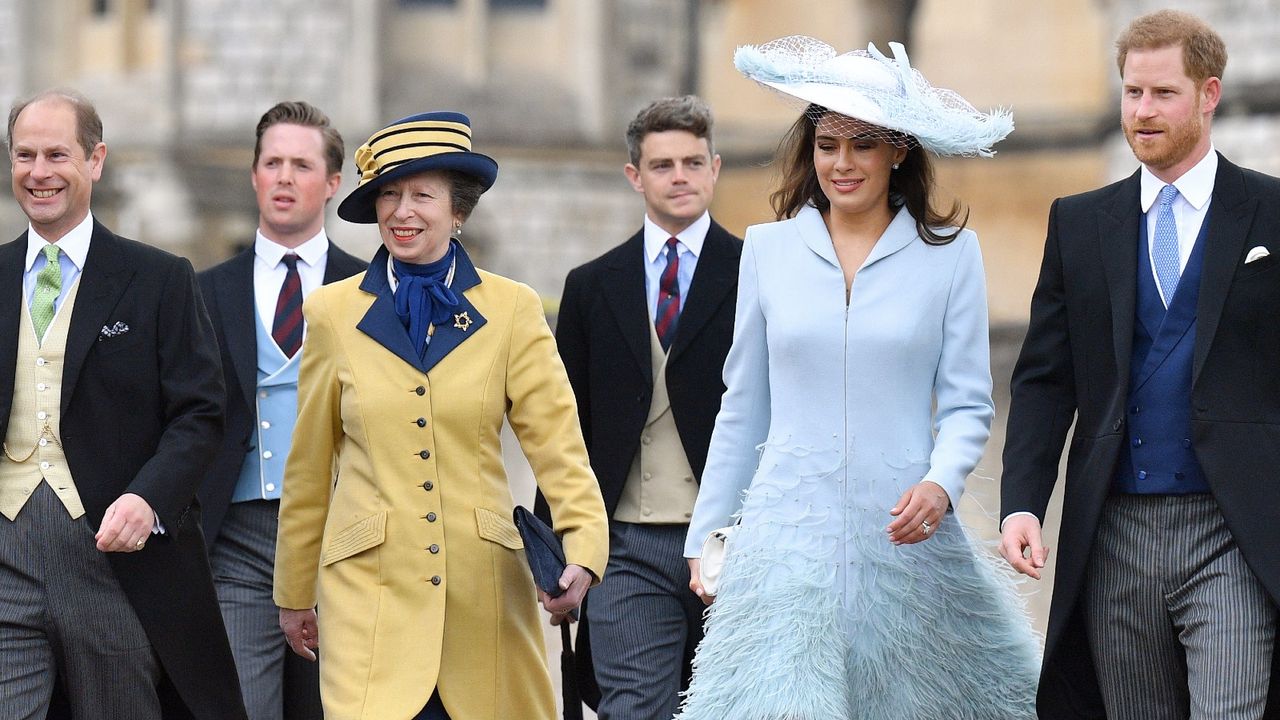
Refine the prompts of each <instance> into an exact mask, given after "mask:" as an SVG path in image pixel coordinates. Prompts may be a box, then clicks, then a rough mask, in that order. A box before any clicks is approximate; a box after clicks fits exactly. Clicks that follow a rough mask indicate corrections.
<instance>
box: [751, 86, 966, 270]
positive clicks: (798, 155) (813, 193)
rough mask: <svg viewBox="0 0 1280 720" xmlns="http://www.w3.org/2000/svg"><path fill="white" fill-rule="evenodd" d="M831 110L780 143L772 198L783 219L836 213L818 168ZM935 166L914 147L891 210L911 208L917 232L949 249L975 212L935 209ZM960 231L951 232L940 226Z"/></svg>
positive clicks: (818, 111)
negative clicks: (820, 138) (821, 127)
mask: <svg viewBox="0 0 1280 720" xmlns="http://www.w3.org/2000/svg"><path fill="white" fill-rule="evenodd" d="M827 112H828V110H827V109H826V108H823V107H821V106H819V105H810V106H809V107H808V108H806V109H805V111H804V113H802V114H801V115H800V117H799V118H797V119H796V121H795V122H794V123H792V125H791V129H790V130H788V131H787V134H786V135H784V136H783V137H782V142H780V143H778V151H777V154H776V155H775V158H774V164H775V165H777V166H778V169H779V174H780V176H781V182H780V183H779V186H778V189H777V190H775V191H773V194H772V195H770V196H769V204H770V205H771V206H772V207H773V212H774V214H775V216H776V217H777V219H779V220H785V219H787V218H792V217H795V216H796V213H798V212H800V210H801V209H802V208H803V207H804V206H805V205H813V206H814V207H816V208H818V210H819V211H821V212H823V213H825V212H827V211H828V210H830V209H831V201H830V200H829V199H827V196H826V194H824V193H823V192H822V186H820V185H819V184H818V173H817V171H816V170H814V167H813V142H814V135H815V134H816V133H815V129H816V125H817V121H818V119H820V118H821V117H822V116H823V115H824V114H825V113H827ZM933 184H934V177H933V162H932V161H930V159H929V154H928V153H927V152H926V151H925V150H924V148H922V147H920V146H918V145H917V146H915V147H912V148H911V149H910V150H908V151H907V155H906V157H904V158H903V159H902V162H901V163H899V164H898V169H897V170H894V171H893V173H892V174H891V175H890V176H889V206H890V207H891V208H899V207H902V206H903V205H906V207H907V212H909V213H911V217H913V218H915V221H916V233H917V234H918V235H919V236H920V239H922V240H924V241H925V242H926V243H928V244H930V245H946V244H947V243H949V242H951V241H952V240H954V239H956V236H957V235H959V234H960V231H961V230H963V229H964V227H965V225H967V224H968V223H969V211H968V210H967V209H965V208H964V207H963V206H961V205H960V201H959V200H955V201H952V203H951V209H950V210H949V211H948V212H946V213H942V212H939V211H938V209H937V208H935V207H934V206H933V203H932V202H931V198H932V196H933ZM948 227H954V228H955V231H954V232H951V233H947V234H943V233H940V232H938V230H937V229H938V228H948Z"/></svg>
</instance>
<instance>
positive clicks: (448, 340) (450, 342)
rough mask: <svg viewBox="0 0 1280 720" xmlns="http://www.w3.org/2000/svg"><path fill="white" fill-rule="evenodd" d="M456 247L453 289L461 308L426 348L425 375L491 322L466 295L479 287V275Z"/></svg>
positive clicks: (464, 254)
mask: <svg viewBox="0 0 1280 720" xmlns="http://www.w3.org/2000/svg"><path fill="white" fill-rule="evenodd" d="M454 247H456V248H457V255H456V257H457V264H456V265H455V267H454V273H453V284H452V285H451V286H450V287H451V288H452V289H453V292H454V293H455V294H456V295H457V296H458V307H457V308H456V309H454V311H453V321H452V323H450V322H446V323H444V324H443V325H441V326H439V327H437V328H435V331H434V332H433V333H432V335H431V342H430V343H428V344H427V354H426V357H425V358H423V361H422V364H423V367H424V369H425V371H430V370H431V368H433V367H435V366H436V363H438V362H440V361H441V360H442V359H444V356H446V355H448V354H449V353H451V352H453V350H454V348H456V347H458V346H459V345H461V344H462V343H463V342H465V341H466V339H467V338H469V337H471V336H473V335H475V334H476V332H477V331H478V330H479V329H480V328H482V327H484V326H485V323H487V322H488V320H486V319H485V317H484V316H483V315H481V314H480V311H479V310H476V306H475V305H472V304H471V300H470V299H468V298H467V296H466V294H465V293H466V291H468V290H470V289H471V288H473V287H475V286H477V285H479V284H480V274H479V273H478V272H476V266H475V265H473V264H471V258H470V257H469V256H468V255H467V253H466V251H465V250H463V249H462V245H461V244H458V243H457V242H455V243H454ZM398 320H399V318H397V321H398ZM401 327H403V326H401Z"/></svg>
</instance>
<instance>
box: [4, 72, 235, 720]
mask: <svg viewBox="0 0 1280 720" xmlns="http://www.w3.org/2000/svg"><path fill="white" fill-rule="evenodd" d="M8 144H9V159H10V162H11V164H12V168H13V192H14V196H15V198H16V199H17V201H18V204H19V205H21V206H22V210H23V212H24V213H25V214H26V215H27V218H28V219H29V221H30V225H29V227H28V230H27V232H26V233H24V234H23V236H22V237H19V238H18V239H17V240H15V241H14V242H11V243H8V244H7V245H4V246H0V298H2V300H0V437H3V438H4V454H3V457H0V514H2V515H3V517H0V587H2V588H4V592H3V593H0V657H3V658H4V660H3V663H0V717H4V718H23V719H26V718H44V717H45V716H46V713H48V714H49V717H62V716H63V714H64V713H66V714H70V715H71V716H73V717H77V718H79V717H109V718H124V717H128V718H142V719H144V720H151V719H158V718H160V717H162V715H163V716H164V717H194V718H201V719H204V718H207V719H208V720H215V719H218V720H221V719H223V718H244V717H245V715H244V709H243V706H242V705H241V702H240V693H239V686H238V683H237V681H236V676H235V669H234V667H233V665H232V659H231V652H230V648H229V647H228V644H227V639H226V634H225V632H224V630H223V626H222V618H221V616H220V615H219V614H218V606H217V602H216V600H215V596H214V591H213V581H212V577H211V574H210V571H209V566H208V564H207V562H206V561H205V553H204V542H203V540H202V539H201V533H200V529H199V512H198V510H196V507H197V506H196V505H195V492H196V486H197V485H198V484H199V481H200V470H201V468H203V467H204V466H205V464H206V463H207V462H208V461H209V460H210V458H212V456H213V452H214V450H215V448H216V447H217V442H218V438H219V436H220V434H221V429H222V419H221V414H222V379H221V374H220V371H219V365H218V355H217V352H218V350H217V344H216V342H215V341H214V340H213V335H212V332H211V331H210V329H209V320H208V317H207V316H206V314H205V311H204V306H203V304H202V303H201V301H200V296H199V292H198V290H197V289H196V284H195V276H194V273H193V272H192V269H191V265H190V264H189V263H187V261H186V260H183V259H181V258H177V257H174V256H172V255H169V254H168V253H164V252H162V251H159V250H156V249H154V248H151V247H147V246H145V245H142V244H139V243H136V242H133V241H131V240H126V239H124V238H120V237H117V236H116V235H115V234H113V233H112V232H111V231H110V230H108V229H106V228H105V227H103V226H102V225H101V224H99V223H98V222H97V221H96V220H95V219H94V217H93V215H92V214H91V213H90V212H89V201H90V197H91V195H92V191H93V184H94V183H95V182H97V181H98V180H99V179H100V178H101V177H102V170H103V165H104V163H105V161H106V156H107V146H106V144H105V143H103V142H102V121H101V120H100V119H99V118H98V114H97V112H96V110H95V109H94V107H93V106H92V105H91V104H90V103H89V101H88V100H86V99H85V98H84V97H83V96H81V95H79V94H78V93H75V92H72V91H65V90H53V91H47V92H44V93H41V94H39V95H36V96H35V97H33V98H31V99H28V100H23V101H19V102H18V103H17V104H15V105H14V107H13V109H12V110H11V112H10V114H9V134H8ZM55 678H56V679H57V680H58V684H57V688H56V691H57V692H56V697H58V698H59V700H60V702H59V703H57V704H55V705H54V709H53V711H52V712H50V711H49V708H50V701H51V698H53V697H55Z"/></svg>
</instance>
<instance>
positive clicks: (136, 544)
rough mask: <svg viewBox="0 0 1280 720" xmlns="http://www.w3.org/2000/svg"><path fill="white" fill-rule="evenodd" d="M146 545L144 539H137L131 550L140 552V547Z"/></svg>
mask: <svg viewBox="0 0 1280 720" xmlns="http://www.w3.org/2000/svg"><path fill="white" fill-rule="evenodd" d="M146 544H147V541H146V538H139V539H138V542H137V543H135V544H134V546H133V549H134V550H141V549H142V546H144V545H146Z"/></svg>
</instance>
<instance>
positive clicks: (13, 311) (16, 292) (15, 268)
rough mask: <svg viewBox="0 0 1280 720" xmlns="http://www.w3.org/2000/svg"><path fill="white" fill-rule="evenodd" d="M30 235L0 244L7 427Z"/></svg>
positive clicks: (1, 377) (1, 373) (1, 365)
mask: <svg viewBox="0 0 1280 720" xmlns="http://www.w3.org/2000/svg"><path fill="white" fill-rule="evenodd" d="M26 255H27V234H26V233H25V232H24V233H22V235H21V236H20V237H19V238H18V239H17V240H14V241H13V242H11V243H8V244H6V245H4V246H0V427H8V423H9V413H10V410H11V409H12V406H13V376H14V372H15V371H16V370H17V368H18V327H19V325H20V324H21V322H22V315H21V314H20V313H21V312H23V311H24V310H25V309H26V307H27V302H26V298H25V297H23V295H22V273H23V270H24V269H25V268H24V267H23V264H24V262H25V261H26Z"/></svg>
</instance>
